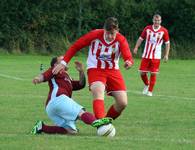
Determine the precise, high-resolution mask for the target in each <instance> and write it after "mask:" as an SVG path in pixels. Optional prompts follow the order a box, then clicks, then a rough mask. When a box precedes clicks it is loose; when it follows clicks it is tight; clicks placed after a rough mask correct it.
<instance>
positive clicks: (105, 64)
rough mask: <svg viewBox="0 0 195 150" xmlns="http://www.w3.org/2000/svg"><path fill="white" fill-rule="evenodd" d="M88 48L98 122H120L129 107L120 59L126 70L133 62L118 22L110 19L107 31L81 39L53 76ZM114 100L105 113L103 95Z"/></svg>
mask: <svg viewBox="0 0 195 150" xmlns="http://www.w3.org/2000/svg"><path fill="white" fill-rule="evenodd" d="M86 46H89V52H88V59H87V69H88V70H87V73H88V82H89V86H90V90H91V92H92V95H93V110H94V114H95V116H96V118H98V119H99V118H104V117H111V118H113V119H115V118H117V117H118V116H119V115H120V114H121V112H122V111H123V110H124V108H125V107H126V105H127V94H126V86H125V82H124V79H123V77H122V75H121V72H120V70H119V64H118V62H119V57H120V55H122V57H123V60H124V67H125V68H126V69H129V68H130V67H131V66H132V65H133V59H132V55H131V52H130V48H129V45H128V42H127V40H126V38H125V37H124V36H123V35H122V34H120V33H119V29H118V21H117V19H116V18H114V17H110V18H108V19H107V20H106V21H105V24H104V29H96V30H93V31H91V32H89V33H87V34H85V35H83V36H82V37H80V38H79V39H78V40H77V41H76V42H75V43H74V44H73V45H72V46H71V47H70V48H69V49H68V50H67V52H66V53H65V55H64V60H63V61H62V62H61V64H60V65H58V66H57V67H55V68H54V70H53V72H54V73H58V72H59V70H61V69H62V68H64V67H66V64H67V63H68V62H69V61H70V59H71V58H72V57H73V56H74V55H75V53H76V52H77V51H79V50H80V49H82V48H84V47H86ZM105 90H106V91H107V93H108V94H109V95H112V96H113V97H114V98H115V103H114V104H113V105H112V106H111V107H110V108H109V110H108V112H107V113H105V109H104V91H105Z"/></svg>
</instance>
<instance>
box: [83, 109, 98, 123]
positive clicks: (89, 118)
mask: <svg viewBox="0 0 195 150" xmlns="http://www.w3.org/2000/svg"><path fill="white" fill-rule="evenodd" d="M80 118H81V120H82V121H83V122H84V123H86V124H89V125H91V124H92V123H93V122H94V121H95V120H96V118H95V116H94V115H93V114H92V113H90V112H84V113H83V114H82V115H81V117H80Z"/></svg>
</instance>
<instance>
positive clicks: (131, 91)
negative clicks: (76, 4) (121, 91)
mask: <svg viewBox="0 0 195 150" xmlns="http://www.w3.org/2000/svg"><path fill="white" fill-rule="evenodd" d="M127 92H128V93H133V94H138V95H143V94H142V92H140V91H134V90H128V91H127ZM143 96H145V95H143ZM153 97H167V98H174V99H184V100H195V98H193V97H182V96H173V95H157V94H155V95H154V96H153Z"/></svg>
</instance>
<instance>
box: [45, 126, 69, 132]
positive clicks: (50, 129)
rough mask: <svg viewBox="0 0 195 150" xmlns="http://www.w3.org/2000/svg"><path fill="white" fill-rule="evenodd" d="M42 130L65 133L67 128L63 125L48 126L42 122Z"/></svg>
mask: <svg viewBox="0 0 195 150" xmlns="http://www.w3.org/2000/svg"><path fill="white" fill-rule="evenodd" d="M42 132H44V133H47V134H67V130H66V129H65V128H63V127H58V126H48V125H45V124H43V126H42Z"/></svg>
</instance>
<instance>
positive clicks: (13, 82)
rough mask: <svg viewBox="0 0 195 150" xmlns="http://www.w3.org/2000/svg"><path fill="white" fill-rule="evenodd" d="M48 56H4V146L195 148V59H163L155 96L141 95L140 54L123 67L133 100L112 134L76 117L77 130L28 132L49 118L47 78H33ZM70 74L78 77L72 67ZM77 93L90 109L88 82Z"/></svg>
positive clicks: (0, 63)
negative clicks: (102, 133)
mask: <svg viewBox="0 0 195 150" xmlns="http://www.w3.org/2000/svg"><path fill="white" fill-rule="evenodd" d="M75 59H77V60H82V61H83V62H84V61H86V59H85V58H82V57H76V58H74V60H75ZM74 60H72V61H71V63H70V66H71V67H72V66H73V61H74ZM49 61H50V57H48V56H13V55H11V56H9V55H3V56H0V150H31V149H33V150H54V149H55V150H61V149H62V150H107V149H112V150H194V149H195V60H170V61H169V62H168V63H166V64H165V63H162V64H161V69H160V71H161V72H160V74H159V75H158V78H157V84H156V86H155V89H154V93H153V94H154V96H153V97H146V96H143V95H141V91H142V87H143V84H142V82H141V80H140V78H139V74H138V71H137V68H138V66H139V62H140V60H138V59H137V60H135V65H134V67H133V68H132V69H131V70H128V71H125V70H124V69H122V73H123V75H124V77H125V80H126V85H127V87H128V99H129V103H128V107H127V108H126V110H125V111H124V113H123V114H122V116H121V117H120V118H118V119H117V120H115V121H114V123H113V124H114V125H115V128H116V130H117V135H116V136H115V137H114V138H112V139H109V138H105V137H97V136H96V130H95V129H94V128H92V127H90V126H86V125H85V124H84V123H82V122H78V128H79V129H80V133H79V134H78V135H77V136H66V135H65V136H62V135H46V134H43V135H38V136H34V135H31V134H29V132H30V131H31V128H32V127H33V125H34V123H35V121H36V120H38V119H42V120H44V121H45V122H46V123H48V124H51V122H50V120H48V118H47V116H46V113H45V110H44V103H45V100H46V97H47V91H48V87H47V84H41V85H36V86H35V85H33V84H32V82H31V80H32V78H33V77H34V76H35V75H37V74H38V73H40V71H39V66H40V64H41V63H43V64H49ZM121 65H122V64H121ZM121 68H122V67H121ZM70 74H71V75H72V77H73V78H77V72H76V70H75V69H74V68H73V67H72V69H70ZM73 98H74V99H75V100H77V101H78V102H79V103H80V104H82V105H83V106H85V107H86V108H87V110H88V111H92V108H91V104H92V102H91V100H92V99H91V95H90V93H89V92H88V88H87V87H86V88H85V89H84V90H82V91H79V92H75V93H74V95H73ZM111 103H112V98H110V97H106V107H108V106H109V105H110V104H111Z"/></svg>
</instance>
